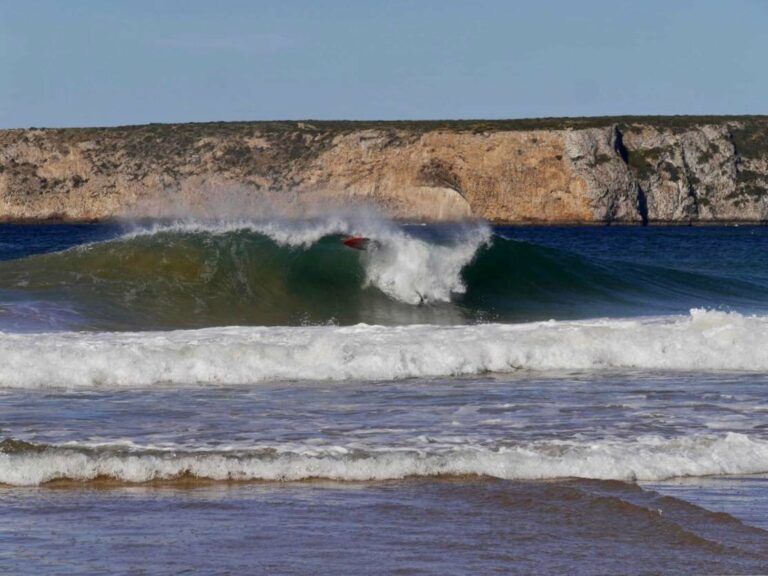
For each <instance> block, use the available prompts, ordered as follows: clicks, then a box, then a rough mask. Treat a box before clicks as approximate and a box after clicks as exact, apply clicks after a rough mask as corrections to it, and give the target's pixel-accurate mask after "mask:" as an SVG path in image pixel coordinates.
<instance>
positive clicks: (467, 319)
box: [0, 216, 766, 331]
mask: <svg viewBox="0 0 768 576" xmlns="http://www.w3.org/2000/svg"><path fill="white" fill-rule="evenodd" d="M347 235H364V236H367V237H369V238H371V239H372V242H371V244H370V247H369V249H368V250H366V251H356V250H352V249H349V248H347V247H345V246H344V245H343V244H342V243H341V240H342V239H343V238H344V237H345V236H347ZM763 293H765V288H764V287H761V286H758V285H755V284H753V283H750V282H749V281H745V280H738V279H734V278H727V277H726V278H723V277H715V276H708V275H706V274H703V273H693V272H690V271H682V270H674V269H668V268H660V267H653V266H648V265H640V264H630V263H626V262H621V261H602V260H588V259H586V258H585V257H582V256H578V255H576V254H572V253H570V252H567V251H563V250H558V249H554V248H547V247H543V246H538V245H535V244H531V243H526V242H522V241H516V240H511V239H508V238H505V237H503V236H500V235H498V234H494V233H493V232H492V230H491V228H490V227H488V226H487V225H486V224H483V223H466V224H462V225H446V226H429V227H426V226H411V227H408V226H405V227H403V226H400V225H396V224H394V223H392V222H388V221H386V220H381V219H377V218H374V217H371V216H369V217H362V218H360V217H358V218H348V217H341V216H339V217H336V218H334V217H326V218H321V219H316V220H312V219H308V220H301V221H295V220H294V221H291V220H285V221H284V220H270V221H264V222H244V223H229V224H221V223H219V224H203V223H176V224H163V225H160V224H156V225H153V226H147V227H140V228H137V229H133V230H130V231H128V232H126V233H123V234H122V235H120V236H119V237H117V238H113V239H111V240H105V241H99V242H94V243H91V244H85V245H80V246H76V247H74V248H70V249H67V250H63V251H60V252H53V253H47V254H38V255H34V256H27V257H24V258H19V259H16V260H8V261H4V262H0V329H10V330H14V331H18V330H21V329H24V327H25V326H27V327H31V329H35V330H43V331H44V330H47V329H56V330H58V329H63V328H64V329H65V328H67V327H69V328H70V329H88V330H138V329H174V328H202V327H211V326H230V325H241V326H242V325H251V326H275V325H308V324H328V323H333V324H341V325H351V324H357V323H360V322H365V323H368V324H383V325H393V324H419V323H431V324H466V323H475V322H493V321H498V322H508V321H530V320H538V319H548V318H558V319H568V318H588V317H597V316H614V317H618V316H636V315H649V314H657V315H658V314H670V313H681V312H684V311H687V310H688V309H689V308H691V307H715V306H721V305H723V304H725V305H728V306H730V307H732V308H734V309H738V310H747V309H748V310H754V309H759V308H760V306H762V307H763V308H764V307H765V305H766V302H765V301H764V300H765V299H764V298H763V297H762V294H763Z"/></svg>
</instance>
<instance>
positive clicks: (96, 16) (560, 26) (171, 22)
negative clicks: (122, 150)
mask: <svg viewBox="0 0 768 576" xmlns="http://www.w3.org/2000/svg"><path fill="white" fill-rule="evenodd" d="M767 60H768V0H717V1H716V0H663V1H662V0H642V1H637V0H636V1H624V0H611V1H609V0H534V1H526V0H471V1H470V0H466V1H458V0H411V1H406V0H377V1H374V0H367V1H366V0H349V1H342V0H324V1H323V0H314V1H311V0H272V1H256V0H254V1H246V0H218V1H214V0H124V1H118V0H0V127H25V126H101V125H115V124H136V123H146V122H189V121H206V120H265V119H302V118H316V119H331V118H344V119H422V118H520V117H541V116H583V115H586V116H594V115H606V114H744V113H750V114H765V113H767V112H768V74H767V73H766V71H768V63H767V62H766V61H767Z"/></svg>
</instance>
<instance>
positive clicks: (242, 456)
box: [0, 433, 768, 485]
mask: <svg viewBox="0 0 768 576" xmlns="http://www.w3.org/2000/svg"><path fill="white" fill-rule="evenodd" d="M763 472H768V442H766V441H765V440H760V439H753V438H750V437H748V436H746V435H743V434H737V433H728V434H726V435H722V436H689V437H680V438H663V437H644V438H640V439H637V440H634V441H629V440H627V441H618V440H604V441H594V442H589V443H580V442H570V441H554V440H550V441H539V442H533V443H528V444H524V445H518V446H502V447H497V448H488V447H483V446H466V447H462V448H451V449H444V450H432V451H425V450H411V449H391V448H381V449H370V448H369V449H355V448H347V447H344V446H328V447H318V446H316V445H311V446H310V445H308V446H306V447H296V446H291V447H285V448H284V447H280V446H277V447H267V448H260V449H259V448H256V449H252V450H220V451H186V452H185V451H183V450H175V449H168V448H166V449H159V448H142V447H139V446H135V445H130V446H128V447H126V446H120V445H117V446H103V445H102V446H89V445H87V444H73V443H68V444H63V445H41V444H29V443H26V442H20V441H17V440H5V441H3V442H0V484H10V485H38V484H42V483H45V482H50V481H53V480H73V481H91V480H95V479H99V478H109V479H113V480H118V481H121V482H127V483H140V482H150V481H162V480H176V479H183V478H191V479H198V480H215V481H255V480H263V481H282V482H290V481H301V480H308V479H328V480H337V481H370V480H392V479H401V478H407V477H412V476H460V475H478V476H489V477H495V478H503V479H513V480H533V479H554V478H568V477H578V478H593V479H613V480H625V481H655V480H663V479H667V478H672V477H677V476H707V475H714V474H756V473H763Z"/></svg>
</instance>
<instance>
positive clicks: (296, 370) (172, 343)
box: [0, 309, 768, 388]
mask: <svg viewBox="0 0 768 576" xmlns="http://www.w3.org/2000/svg"><path fill="white" fill-rule="evenodd" d="M599 369H651V370H677V371H721V370H728V371H742V370H743V371H766V370H768V317H764V316H743V315H740V314H737V313H725V312H717V311H706V310H700V309H696V310H692V311H691V312H690V314H689V315H687V316H678V317H666V318H656V319H628V320H610V319H605V320H590V321H571V322H556V321H548V322H535V323H527V324H512V325H509V324H480V325H471V326H431V325H430V326H428V325H416V326H395V327H385V326H368V325H356V326H348V327H337V326H312V327H228V328H206V329H201V330H179V331H171V332H124V333H118V332H112V333H88V332H63V333H48V334H2V333H0V387H4V388H46V387H65V388H74V387H89V386H104V387H145V386H151V385H153V384H171V385H189V384H203V385H216V384H254V383H259V382H265V381H286V380H357V381H360V380H390V379H401V378H410V377H439V376H449V375H462V374H478V373H483V372H510V371H515V370H533V371H546V370H599Z"/></svg>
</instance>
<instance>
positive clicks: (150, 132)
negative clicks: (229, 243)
mask: <svg viewBox="0 0 768 576" xmlns="http://www.w3.org/2000/svg"><path fill="white" fill-rule="evenodd" d="M357 200H359V201H364V202H372V203H374V204H376V205H378V206H380V207H381V208H382V209H383V210H384V211H385V212H387V213H389V214H391V215H392V216H395V217H401V218H420V219H421V218H423V219H449V218H458V217H463V216H470V215H471V216H478V217H482V218H486V219H489V220H493V221H504V222H525V223H566V222H570V223H601V222H605V223H609V222H627V223H632V222H637V223H641V222H685V223H688V222H702V223H704V222H719V221H764V220H766V219H768V117H618V118H582V119H542V120H513V121H488V122H483V121H446V122H233V123H206V124H177V125H162V124H152V125H147V126H132V127H118V128H79V129H34V128H32V129H28V130H0V219H2V220H5V221H14V220H42V219H64V220H101V219H110V218H120V217H169V216H177V215H180V214H194V215H201V216H205V215H210V214H212V213H213V214H214V215H222V214H223V212H226V211H229V212H230V214H229V215H238V216H248V215H249V213H250V212H257V211H258V210H259V207H260V206H263V205H264V202H281V203H283V204H287V205H301V204H303V203H305V202H323V203H325V202H335V203H337V204H338V203H346V202H355V201H357Z"/></svg>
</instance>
